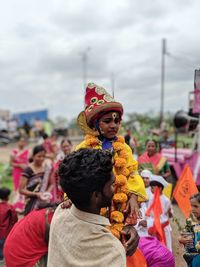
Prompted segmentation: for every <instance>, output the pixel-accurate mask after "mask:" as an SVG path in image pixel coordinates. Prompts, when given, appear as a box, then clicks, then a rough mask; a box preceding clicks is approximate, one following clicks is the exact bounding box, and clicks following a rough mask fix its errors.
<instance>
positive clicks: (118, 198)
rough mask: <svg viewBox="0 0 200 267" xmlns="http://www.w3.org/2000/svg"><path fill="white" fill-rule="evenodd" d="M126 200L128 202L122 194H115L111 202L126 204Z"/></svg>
mask: <svg viewBox="0 0 200 267" xmlns="http://www.w3.org/2000/svg"><path fill="white" fill-rule="evenodd" d="M127 200H128V197H127V195H126V194H124V193H116V194H114V196H113V201H114V202H115V203H123V202H126V201H127Z"/></svg>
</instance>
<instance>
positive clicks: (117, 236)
mask: <svg viewBox="0 0 200 267" xmlns="http://www.w3.org/2000/svg"><path fill="white" fill-rule="evenodd" d="M108 229H109V230H110V231H111V233H112V234H113V235H114V236H115V237H116V238H117V239H120V237H121V235H120V232H119V231H118V230H117V229H115V228H113V227H112V226H111V227H108Z"/></svg>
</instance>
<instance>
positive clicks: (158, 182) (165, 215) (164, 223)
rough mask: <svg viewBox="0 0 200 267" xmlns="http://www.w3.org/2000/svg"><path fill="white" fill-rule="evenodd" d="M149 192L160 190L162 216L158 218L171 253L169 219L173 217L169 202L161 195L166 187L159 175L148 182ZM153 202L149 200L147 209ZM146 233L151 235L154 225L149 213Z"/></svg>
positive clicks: (166, 184)
mask: <svg viewBox="0 0 200 267" xmlns="http://www.w3.org/2000/svg"><path fill="white" fill-rule="evenodd" d="M150 186H151V191H152V193H153V194H154V191H155V188H156V187H158V188H159V190H160V202H161V207H162V214H161V216H160V223H161V227H162V228H163V232H164V234H165V240H166V246H167V247H168V249H169V250H170V251H172V238H171V231H172V228H171V226H170V222H169V218H171V217H172V216H173V210H172V205H171V201H170V200H169V198H167V197H166V196H165V195H163V194H162V191H163V189H164V187H167V186H168V183H167V182H166V180H165V179H164V178H163V177H162V176H159V175H151V180H150ZM153 200H154V196H152V197H150V199H149V207H150V206H151V204H152V202H153ZM147 220H148V232H149V233H150V234H151V230H152V227H153V225H154V215H153V213H152V212H151V214H150V217H148V219H147Z"/></svg>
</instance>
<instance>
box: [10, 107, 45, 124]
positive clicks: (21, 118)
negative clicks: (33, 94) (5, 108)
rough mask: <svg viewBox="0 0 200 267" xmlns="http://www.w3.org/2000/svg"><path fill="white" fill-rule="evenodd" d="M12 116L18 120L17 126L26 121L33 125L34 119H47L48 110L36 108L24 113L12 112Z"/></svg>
mask: <svg viewBox="0 0 200 267" xmlns="http://www.w3.org/2000/svg"><path fill="white" fill-rule="evenodd" d="M14 118H15V119H16V120H17V121H18V125H19V126H23V125H24V123H25V122H26V123H28V124H29V125H30V126H33V124H34V121H35V120H41V121H46V120H47V119H48V110H47V109H43V110H37V111H31V112H24V113H16V114H14Z"/></svg>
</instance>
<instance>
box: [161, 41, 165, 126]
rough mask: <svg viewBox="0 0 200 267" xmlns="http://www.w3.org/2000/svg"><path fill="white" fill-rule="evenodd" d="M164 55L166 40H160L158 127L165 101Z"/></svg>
mask: <svg viewBox="0 0 200 267" xmlns="http://www.w3.org/2000/svg"><path fill="white" fill-rule="evenodd" d="M165 55H166V39H162V55H161V94H160V126H161V124H162V122H163V119H164V99H165Z"/></svg>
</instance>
